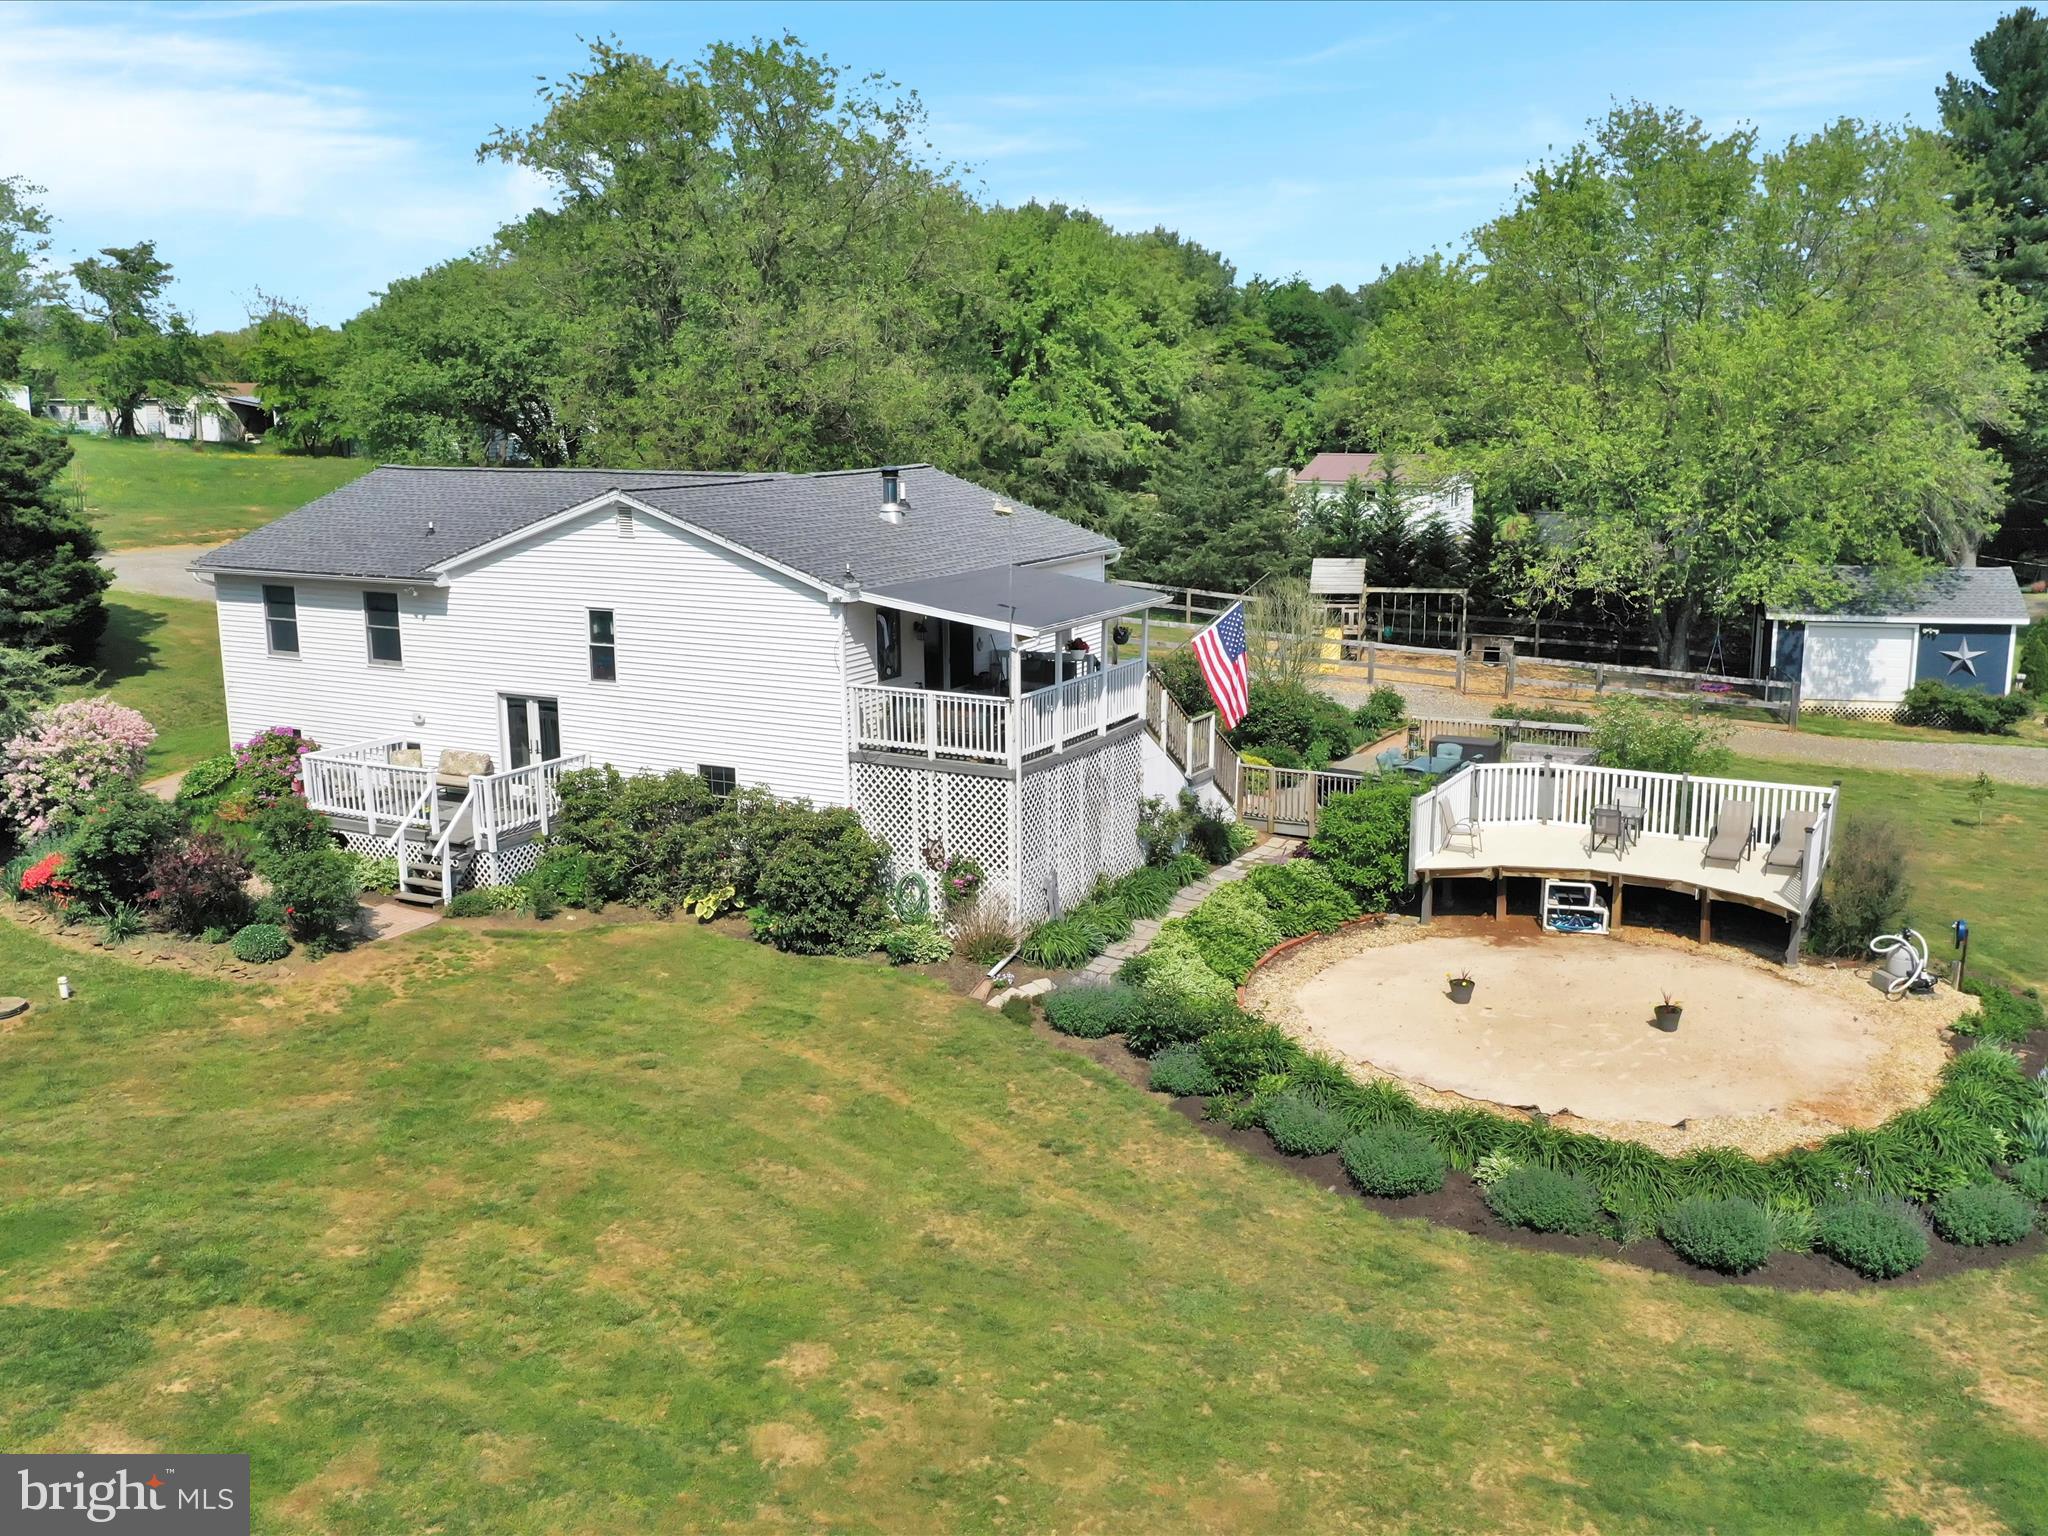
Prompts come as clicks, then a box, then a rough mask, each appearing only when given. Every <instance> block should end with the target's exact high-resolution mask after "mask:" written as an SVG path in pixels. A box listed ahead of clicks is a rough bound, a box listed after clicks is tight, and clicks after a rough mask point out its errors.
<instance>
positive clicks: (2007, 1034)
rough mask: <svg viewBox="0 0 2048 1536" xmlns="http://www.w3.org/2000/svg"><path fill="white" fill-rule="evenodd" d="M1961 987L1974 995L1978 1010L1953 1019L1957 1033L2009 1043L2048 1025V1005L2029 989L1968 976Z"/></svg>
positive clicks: (2022, 1038) (2015, 1041) (2013, 1042)
mask: <svg viewBox="0 0 2048 1536" xmlns="http://www.w3.org/2000/svg"><path fill="white" fill-rule="evenodd" d="M1963 990H1964V991H1965V992H1968V993H1969V994H1970V995H1971V996H1973V997H1975V998H1976V999H1977V1003H1978V1011H1977V1012H1975V1013H1972V1014H1966V1015H1964V1016H1963V1017H1962V1018H1960V1019H1958V1020H1956V1033H1957V1034H1959V1035H1974V1036H1976V1037H1977V1038H1978V1039H1980V1040H1992V1041H1996V1042H1998V1043H2000V1044H2003V1045H2012V1044H2016V1043H2017V1042H2019V1041H2021V1040H2024V1039H2026V1038H2027V1036H2029V1035H2031V1034H2032V1033H2033V1032H2034V1031H2035V1030H2037V1029H2044V1028H2048V1009H2043V1008H2042V1006H2041V999H2040V998H2039V997H2038V996H2036V995H2035V994H2034V993H2032V992H2014V991H2011V990H2010V989H2008V988H2006V987H2002V986H2000V985H1998V983H1996V982H1982V981H1977V980H1974V979H1972V980H1968V981H1965V982H1964V983H1963Z"/></svg>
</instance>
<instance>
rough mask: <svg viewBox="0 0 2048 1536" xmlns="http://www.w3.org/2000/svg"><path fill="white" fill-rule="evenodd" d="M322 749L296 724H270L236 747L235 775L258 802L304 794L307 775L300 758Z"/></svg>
mask: <svg viewBox="0 0 2048 1536" xmlns="http://www.w3.org/2000/svg"><path fill="white" fill-rule="evenodd" d="M319 750H320V743H319V742H317V741H313V740H310V739H309V738H308V737H307V736H306V735H305V733H304V732H302V731H301V730H300V729H299V728H298V727H297V726H295V725H273V726H269V727H267V728H266V729H264V730H260V731H258V732H257V733H256V734H255V735H254V736H251V737H250V738H249V739H248V740H247V741H245V742H243V743H242V744H241V745H240V746H238V747H236V748H235V777H236V779H237V780H238V781H239V782H240V783H241V784H242V786H243V787H245V788H246V789H247V790H248V791H249V793H250V795H252V796H253V797H254V798H255V801H256V803H257V804H258V805H269V804H270V803H272V802H273V801H276V800H281V799H283V798H284V797H285V796H287V795H302V794H304V793H305V792H306V776H305V769H304V767H303V766H302V764H301V762H300V759H302V758H303V757H305V755H306V754H307V753H308V752H318V751H319Z"/></svg>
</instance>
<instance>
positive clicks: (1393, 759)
mask: <svg viewBox="0 0 2048 1536" xmlns="http://www.w3.org/2000/svg"><path fill="white" fill-rule="evenodd" d="M1407 756H1408V754H1407V753H1406V752H1403V751H1402V750H1401V749H1400V748H1399V747H1389V748H1387V750H1386V751H1384V752H1382V753H1381V754H1380V755H1379V756H1378V757H1376V758H1374V759H1373V763H1374V765H1375V766H1377V767H1378V769H1379V771H1380V772H1381V773H1392V772H1393V771H1394V770H1395V769H1397V768H1399V767H1400V766H1401V764H1402V763H1403V762H1404V761H1405V760H1406V759H1407Z"/></svg>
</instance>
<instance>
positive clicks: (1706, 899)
mask: <svg viewBox="0 0 2048 1536" xmlns="http://www.w3.org/2000/svg"><path fill="white" fill-rule="evenodd" d="M1700 942H1701V943H1702V944H1711V943H1713V942H1714V895H1713V892H1711V891H1709V890H1708V889H1707V888H1706V887H1705V886H1704V885H1703V886H1701V887H1700Z"/></svg>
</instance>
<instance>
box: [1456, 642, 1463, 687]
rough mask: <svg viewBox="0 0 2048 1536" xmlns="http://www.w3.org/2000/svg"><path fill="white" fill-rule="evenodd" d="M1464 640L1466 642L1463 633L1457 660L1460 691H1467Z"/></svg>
mask: <svg viewBox="0 0 2048 1536" xmlns="http://www.w3.org/2000/svg"><path fill="white" fill-rule="evenodd" d="M1463 642H1464V637H1463V636H1462V635H1461V636H1459V645H1458V660H1457V668H1458V683H1457V688H1458V692H1460V693H1463V692H1464V691H1465V646H1464V643H1463Z"/></svg>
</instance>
